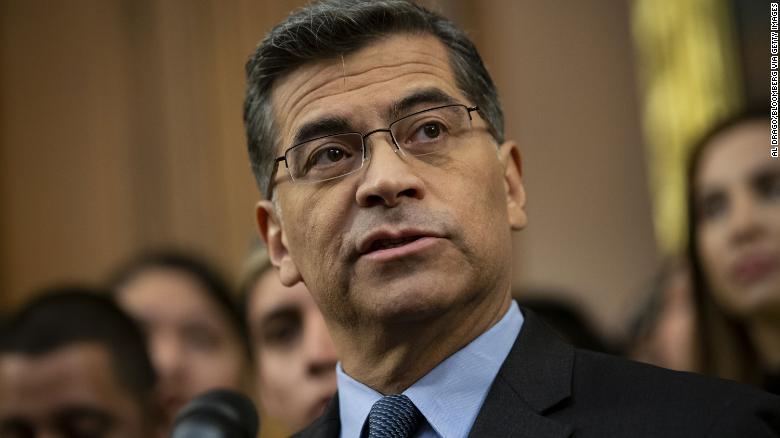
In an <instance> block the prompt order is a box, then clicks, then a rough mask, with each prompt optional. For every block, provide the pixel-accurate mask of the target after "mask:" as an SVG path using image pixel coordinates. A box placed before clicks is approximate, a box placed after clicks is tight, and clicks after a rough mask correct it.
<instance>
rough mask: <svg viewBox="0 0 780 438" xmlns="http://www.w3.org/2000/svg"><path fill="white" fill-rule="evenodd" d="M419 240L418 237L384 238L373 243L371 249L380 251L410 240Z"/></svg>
mask: <svg viewBox="0 0 780 438" xmlns="http://www.w3.org/2000/svg"><path fill="white" fill-rule="evenodd" d="M415 240H417V237H407V238H405V239H383V240H377V241H376V242H374V243H373V244H371V250H372V251H378V250H380V249H388V248H395V247H397V246H402V245H405V244H407V243H409V242H413V241H415Z"/></svg>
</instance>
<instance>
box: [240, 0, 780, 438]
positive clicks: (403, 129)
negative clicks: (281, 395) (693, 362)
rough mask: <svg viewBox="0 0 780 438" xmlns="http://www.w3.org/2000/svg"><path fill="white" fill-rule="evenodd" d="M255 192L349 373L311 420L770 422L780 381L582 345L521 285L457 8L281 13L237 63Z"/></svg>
mask: <svg viewBox="0 0 780 438" xmlns="http://www.w3.org/2000/svg"><path fill="white" fill-rule="evenodd" d="M246 72H247V82H248V84H247V93H246V101H245V106H244V109H245V111H244V120H245V123H246V130H247V137H248V147H249V155H250V159H251V162H252V167H253V169H254V170H255V178H256V181H257V184H258V186H259V187H260V189H261V192H262V193H263V200H261V201H260V202H259V203H258V205H257V209H256V214H257V222H258V227H259V230H260V232H261V234H262V236H263V238H264V240H265V241H266V244H267V247H268V249H269V255H270V258H271V260H272V262H273V264H274V265H275V266H276V267H277V268H278V270H279V276H280V279H281V281H282V283H283V284H284V285H286V286H288V287H292V286H294V285H296V284H297V283H299V282H303V283H305V284H306V286H307V288H308V290H309V291H310V292H311V294H312V297H313V298H314V301H315V302H316V303H317V305H318V307H319V308H320V310H321V311H322V314H323V316H324V317H325V321H326V322H327V325H328V328H329V331H330V334H331V338H332V339H333V342H334V345H336V349H337V351H338V353H339V364H338V365H337V368H336V379H337V387H338V391H337V394H336V396H334V397H333V400H332V401H331V403H330V404H329V405H328V408H327V409H326V411H325V413H324V414H323V415H322V416H321V417H320V418H318V419H317V420H315V422H314V423H312V424H311V425H310V426H308V427H307V428H306V429H304V430H303V431H301V432H300V433H299V435H297V436H301V437H339V436H341V437H357V436H361V435H362V434H366V435H367V436H368V437H370V438H374V437H379V436H399V437H412V436H413V437H448V438H449V437H465V436H476V437H504V436H533V437H564V436H570V435H576V436H578V437H605V436H607V437H614V436H628V435H630V436H634V437H638V436H645V437H658V436H665V437H672V436H675V437H688V436H705V435H709V436H722V437H732V436H751V437H760V436H766V437H769V436H777V435H778V433H780V398H778V397H775V396H772V395H770V394H766V393H764V392H762V391H758V390H756V389H754V388H750V387H748V386H745V385H738V384H735V383H733V382H725V381H718V380H714V379H709V378H705V377H703V376H698V375H695V374H690V373H678V372H672V371H669V370H664V369H661V368H657V367H652V366H649V365H646V364H640V363H636V362H630V361H626V360H622V359H620V358H616V357H613V356H609V355H604V354H599V353H594V352H589V351H586V350H580V349H576V348H574V347H572V346H571V345H569V344H568V343H566V342H564V341H563V340H561V339H560V338H559V337H557V335H555V334H554V333H553V332H552V331H550V330H549V329H548V328H547V327H546V326H545V324H544V323H542V322H541V321H540V320H539V318H538V317H536V316H535V315H534V314H533V312H531V311H521V310H520V309H519V307H518V306H517V304H516V303H515V302H514V301H513V300H512V296H511V279H512V248H511V246H512V232H513V231H519V230H521V229H523V228H524V227H525V225H526V223H527V217H526V214H525V210H524V205H525V196H526V194H525V188H524V186H523V181H522V159H521V155H520V150H519V148H518V145H517V143H515V142H514V141H512V140H509V139H505V138H504V130H503V117H502V113H501V106H500V103H499V100H498V93H497V91H496V89H495V86H494V84H493V81H492V79H491V78H490V75H489V73H488V72H487V70H486V69H485V66H484V64H483V63H482V61H481V58H480V56H479V54H478V52H477V50H476V48H475V47H474V45H473V43H472V42H471V41H470V40H469V38H468V36H467V35H465V33H464V32H463V31H462V30H461V29H460V28H458V27H457V26H456V25H455V24H454V23H453V22H451V21H449V20H447V19H445V18H443V17H441V16H440V15H437V14H435V13H433V12H431V11H429V10H427V9H425V8H423V7H422V6H420V5H418V4H415V3H413V2H410V1H400V0H384V1H356V0H351V1H350V0H340V1H338V0H331V1H321V2H316V3H312V4H309V5H308V6H306V7H304V8H302V9H299V10H297V11H296V12H294V13H293V14H291V15H290V16H288V17H287V18H286V19H285V20H284V21H283V22H282V23H280V24H278V25H277V26H276V27H274V28H273V29H272V30H271V31H270V32H269V34H268V35H267V36H266V37H265V38H264V40H263V41H262V42H261V43H259V44H258V46H257V47H256V50H255V52H254V53H253V54H252V56H251V57H250V59H249V61H248V62H247V66H246Z"/></svg>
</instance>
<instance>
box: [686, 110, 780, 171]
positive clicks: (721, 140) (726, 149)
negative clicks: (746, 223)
mask: <svg viewBox="0 0 780 438" xmlns="http://www.w3.org/2000/svg"><path fill="white" fill-rule="evenodd" d="M768 140H769V124H768V123H767V122H765V121H761V120H754V121H747V122H744V123H741V124H739V125H737V126H734V127H732V128H730V129H728V130H726V131H724V132H723V133H721V134H719V135H717V136H715V137H714V138H713V139H712V141H711V142H710V144H709V145H708V146H707V149H706V150H705V151H704V153H703V154H702V157H701V164H700V166H699V172H698V178H697V183H698V185H701V186H709V185H730V184H738V183H740V182H741V181H744V180H745V179H747V178H749V177H750V176H751V175H752V173H753V172H754V171H755V170H756V169H758V168H762V167H765V166H766V165H771V164H770V163H775V165H776V166H778V167H780V161H778V160H772V159H771V158H770V155H769V141H768Z"/></svg>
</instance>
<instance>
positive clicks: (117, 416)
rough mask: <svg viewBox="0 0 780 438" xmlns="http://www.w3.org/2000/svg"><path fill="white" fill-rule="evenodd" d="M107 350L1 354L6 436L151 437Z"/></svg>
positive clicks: (0, 404) (89, 347) (0, 415)
mask: <svg viewBox="0 0 780 438" xmlns="http://www.w3.org/2000/svg"><path fill="white" fill-rule="evenodd" d="M144 409H145V407H141V406H140V404H139V402H138V401H137V400H136V399H134V398H133V396H132V394H130V393H129V392H128V391H127V389H126V388H125V387H124V386H122V384H121V383H120V381H119V378H118V376H116V375H115V373H114V370H113V364H112V363H111V356H110V354H109V352H108V351H107V350H106V349H105V348H104V347H102V346H100V345H97V344H90V343H83V344H73V345H71V346H66V347H62V348H60V349H57V350H55V351H53V352H51V353H45V354H43V355H40V356H27V355H21V354H19V355H17V354H5V355H2V356H0V437H2V438H17V437H18V438H32V437H63V438H79V437H83V438H98V437H105V438H109V437H117V438H119V437H123V438H146V437H150V436H153V432H152V428H151V427H150V424H149V421H148V419H147V418H146V417H147V415H145V412H144Z"/></svg>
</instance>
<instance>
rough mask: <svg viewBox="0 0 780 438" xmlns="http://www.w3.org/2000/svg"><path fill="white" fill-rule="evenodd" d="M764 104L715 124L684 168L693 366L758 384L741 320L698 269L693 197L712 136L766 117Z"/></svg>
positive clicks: (696, 214)
mask: <svg viewBox="0 0 780 438" xmlns="http://www.w3.org/2000/svg"><path fill="white" fill-rule="evenodd" d="M768 119H769V110H768V108H750V109H748V110H746V111H742V112H739V113H737V114H734V115H732V116H731V117H728V118H725V119H723V120H722V121H720V122H719V123H717V124H715V125H714V126H713V127H712V128H711V129H710V130H709V131H708V132H707V133H706V134H705V135H704V136H702V137H701V139H700V140H699V141H698V142H697V143H696V146H695V147H694V148H693V150H692V153H691V155H690V158H689V160H688V169H687V194H686V200H687V213H688V247H687V252H688V258H689V261H690V268H691V282H692V285H693V291H694V292H693V294H694V305H695V307H696V313H697V314H696V330H697V332H698V333H697V339H698V342H697V343H696V347H697V351H695V352H694V357H695V360H696V362H697V363H696V366H697V368H698V369H699V370H700V371H701V372H702V373H705V374H709V375H713V376H717V377H722V378H728V379H732V380H737V381H740V382H744V383H752V384H757V385H760V384H761V383H762V382H761V379H762V371H763V370H762V369H761V365H760V361H759V359H758V353H757V351H756V349H755V346H754V345H753V343H752V342H751V340H750V337H749V336H748V333H747V328H746V324H745V321H743V320H740V319H739V318H737V317H736V316H735V315H733V314H731V313H730V312H728V311H726V310H725V309H723V308H722V307H721V306H720V305H719V304H718V303H717V302H716V301H715V299H714V298H713V295H712V290H711V287H712V286H711V284H710V283H709V281H708V279H707V277H706V275H705V274H704V271H703V269H702V261H701V256H700V254H699V241H698V232H697V231H698V227H699V223H700V221H701V218H700V217H699V208H698V207H697V201H696V184H695V182H696V178H697V176H698V173H699V171H700V167H701V159H702V157H703V155H704V153H705V151H706V150H707V149H708V148H709V146H710V145H711V144H712V141H713V140H714V139H715V137H717V136H719V135H720V134H722V133H724V132H726V131H729V130H731V129H733V128H735V127H736V126H739V125H742V124H744V123H747V122H752V121H756V120H768Z"/></svg>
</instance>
